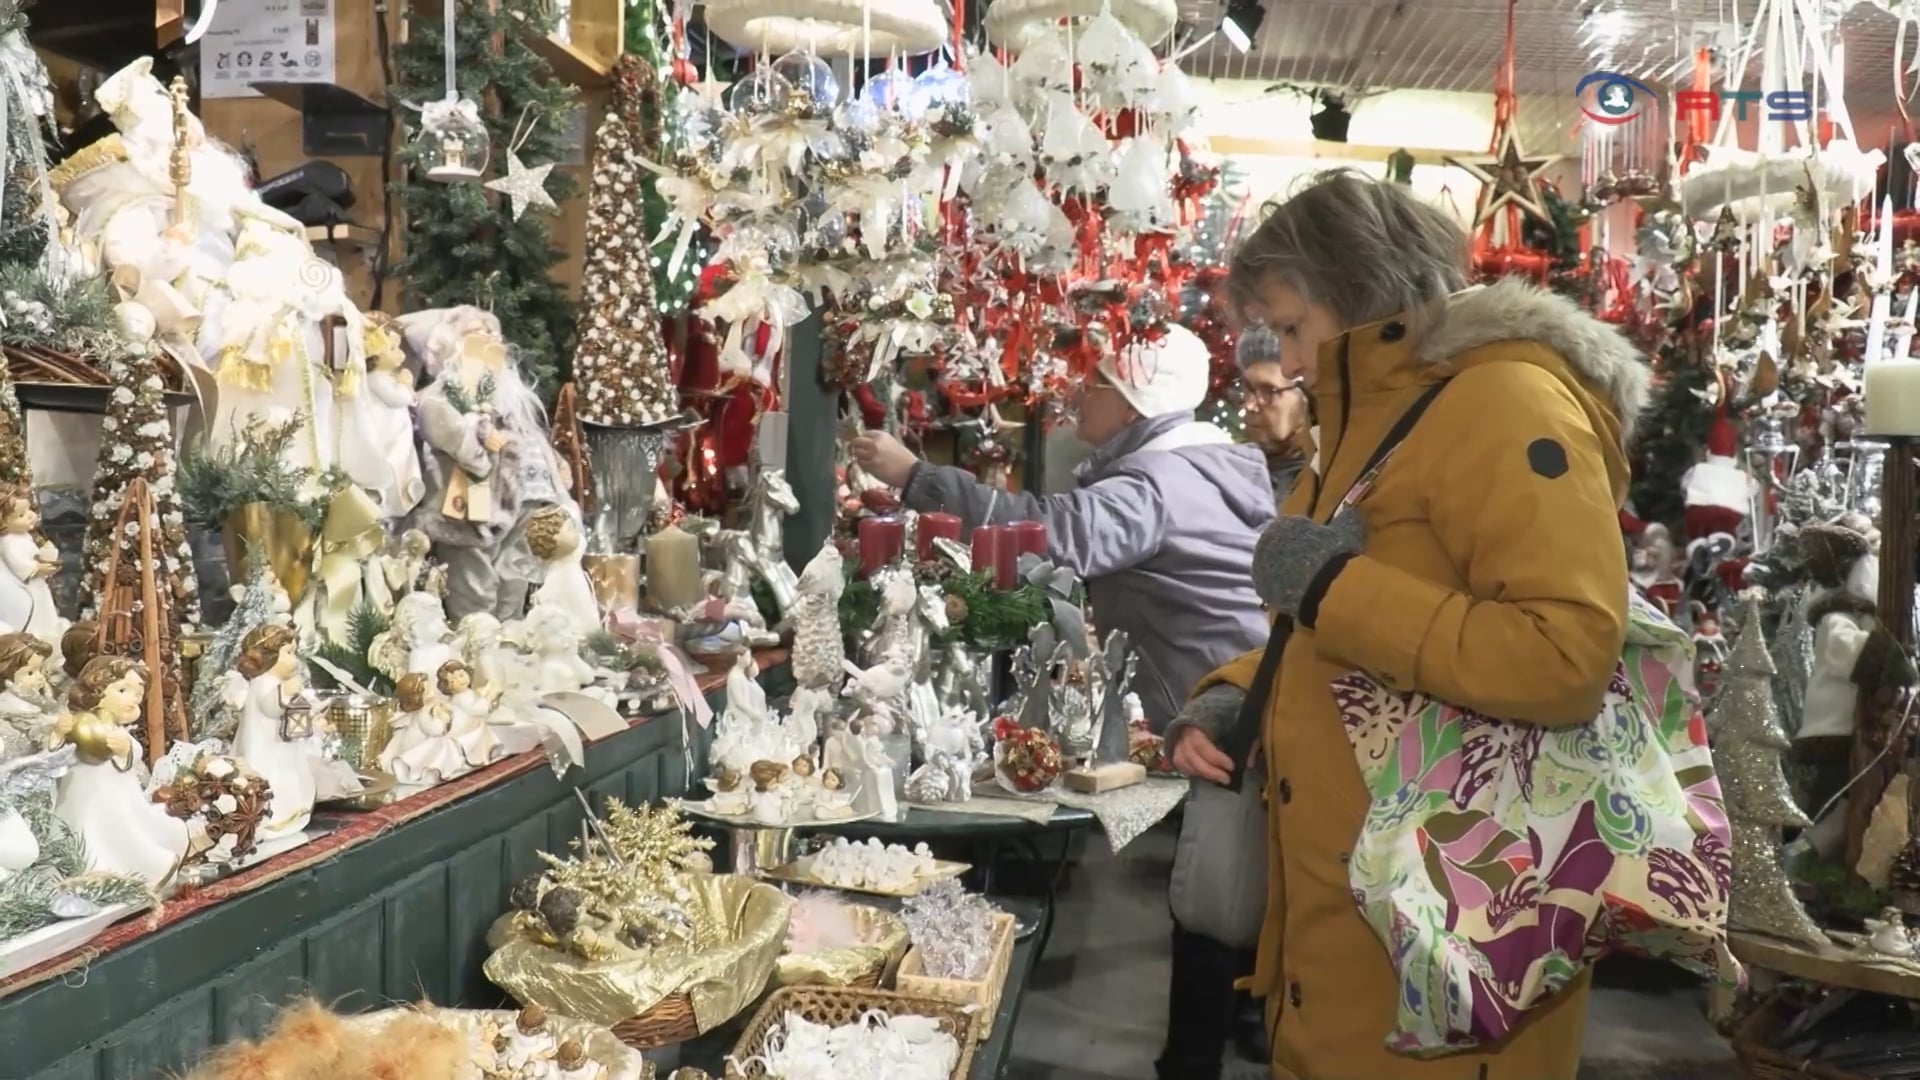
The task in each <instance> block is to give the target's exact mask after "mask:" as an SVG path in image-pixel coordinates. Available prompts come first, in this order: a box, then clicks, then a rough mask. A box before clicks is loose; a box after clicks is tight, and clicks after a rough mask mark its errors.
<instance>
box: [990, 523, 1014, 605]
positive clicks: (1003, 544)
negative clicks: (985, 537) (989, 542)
mask: <svg viewBox="0 0 1920 1080" xmlns="http://www.w3.org/2000/svg"><path fill="white" fill-rule="evenodd" d="M1002 531H1003V533H1004V535H1002V536H1001V537H1000V546H999V547H998V548H997V549H995V550H994V553H993V587H994V588H996V589H1001V590H1007V589H1012V588H1013V587H1014V586H1015V585H1016V584H1018V583H1019V581H1020V537H1019V536H1018V535H1016V534H1015V533H1014V531H1013V530H1012V529H1010V528H1007V529H1003V530H1002Z"/></svg>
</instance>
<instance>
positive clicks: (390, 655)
mask: <svg viewBox="0 0 1920 1080" xmlns="http://www.w3.org/2000/svg"><path fill="white" fill-rule="evenodd" d="M452 637H453V629H452V628H451V627H449V626H448V625H447V613H446V610H445V609H444V608H442V607H441V606H440V598H439V597H438V596H435V595H434V594H433V593H430V592H425V591H422V592H412V593H408V594H407V595H406V596H404V597H401V598H400V600H399V602H398V603H396V604H394V607H393V624H392V625H391V626H389V627H388V628H387V629H386V631H385V632H384V633H382V634H381V635H380V636H379V637H377V638H375V639H374V640H373V647H372V649H370V650H369V656H368V657H367V659H368V660H369V661H371V662H372V664H373V666H374V667H375V668H376V669H377V670H379V671H380V672H382V673H384V674H385V675H386V676H387V677H388V678H390V679H393V680H394V681H396V682H398V681H399V679H400V676H402V675H409V674H417V675H432V674H433V673H434V672H436V671H439V670H440V665H442V664H444V663H446V662H447V661H449V660H451V659H453V646H452V644H451V643H450V642H451V639H452Z"/></svg>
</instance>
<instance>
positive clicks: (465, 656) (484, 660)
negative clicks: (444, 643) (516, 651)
mask: <svg viewBox="0 0 1920 1080" xmlns="http://www.w3.org/2000/svg"><path fill="white" fill-rule="evenodd" d="M501 633H502V627H501V625H500V620H499V619H496V618H494V617H493V615H492V614H490V613H488V612H485V611H476V612H474V613H473V614H471V615H468V616H467V617H466V618H464V619H461V620H460V626H459V629H457V630H455V631H454V635H453V644H454V647H455V649H456V650H457V652H458V654H459V659H460V660H461V662H462V663H465V664H466V665H467V667H468V668H470V669H471V670H472V671H473V685H474V686H475V687H476V688H477V689H479V690H480V691H481V692H483V693H485V694H486V695H487V696H489V697H491V698H495V699H498V698H499V697H500V696H501V695H502V694H504V693H506V691H507V689H508V685H507V668H506V662H505V661H506V657H505V652H506V649H505V647H504V645H503V644H502V639H501Z"/></svg>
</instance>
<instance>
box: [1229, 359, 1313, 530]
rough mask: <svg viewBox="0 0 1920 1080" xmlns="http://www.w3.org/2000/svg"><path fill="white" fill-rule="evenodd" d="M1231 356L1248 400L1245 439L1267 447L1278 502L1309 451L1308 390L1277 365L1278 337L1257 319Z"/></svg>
mask: <svg viewBox="0 0 1920 1080" xmlns="http://www.w3.org/2000/svg"><path fill="white" fill-rule="evenodd" d="M1234 358H1235V360H1237V361H1238V362H1239V364H1240V386H1241V389H1242V391H1243V394H1244V400H1245V402H1246V404H1245V406H1244V415H1245V417H1246V432H1247V441H1248V442H1251V443H1252V444H1253V445H1255V446H1257V447H1259V448H1260V449H1261V450H1263V451H1265V452H1266V455H1267V472H1268V473H1269V474H1270V475H1272V477H1273V500H1274V503H1275V505H1278V504H1279V503H1280V502H1281V501H1282V500H1284V499H1285V498H1286V497H1287V492H1288V491H1291V490H1292V489H1293V482H1294V480H1295V479H1296V478H1297V477H1299V475H1300V470H1302V469H1304V468H1306V465H1307V459H1308V458H1310V457H1312V456H1313V437H1312V433H1311V430H1310V425H1311V424H1312V419H1311V418H1310V415H1309V414H1310V412H1311V410H1309V409H1308V407H1307V391H1306V389H1305V388H1304V387H1303V386H1301V385H1300V380H1298V379H1293V378H1289V377H1288V376H1287V372H1286V369H1285V368H1284V367H1282V366H1281V364H1280V339H1279V338H1278V337H1277V336H1275V335H1274V332H1273V331H1271V330H1269V329H1267V328H1266V327H1265V326H1262V325H1261V324H1259V323H1254V324H1252V325H1250V326H1248V327H1247V328H1246V329H1245V330H1243V331H1241V333H1240V340H1239V342H1237V343H1236V344H1235V346H1234Z"/></svg>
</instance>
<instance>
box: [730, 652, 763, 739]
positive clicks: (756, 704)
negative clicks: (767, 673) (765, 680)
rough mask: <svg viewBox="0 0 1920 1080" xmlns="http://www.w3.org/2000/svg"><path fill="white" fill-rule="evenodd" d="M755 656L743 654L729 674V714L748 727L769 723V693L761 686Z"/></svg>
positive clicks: (747, 653)
mask: <svg viewBox="0 0 1920 1080" xmlns="http://www.w3.org/2000/svg"><path fill="white" fill-rule="evenodd" d="M758 674H759V665H757V664H756V663H754V659H753V654H752V653H750V652H744V651H743V652H741V654H740V655H739V656H738V657H736V658H735V659H734V661H733V670H732V671H729V672H728V673H727V712H728V713H729V714H731V716H732V717H733V718H736V719H738V720H739V721H740V722H741V723H743V724H747V725H755V724H764V723H766V722H767V716H768V713H767V692H766V690H765V689H763V688H762V687H761V686H760V680H759V679H758V678H757V677H756V676H757V675H758Z"/></svg>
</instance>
